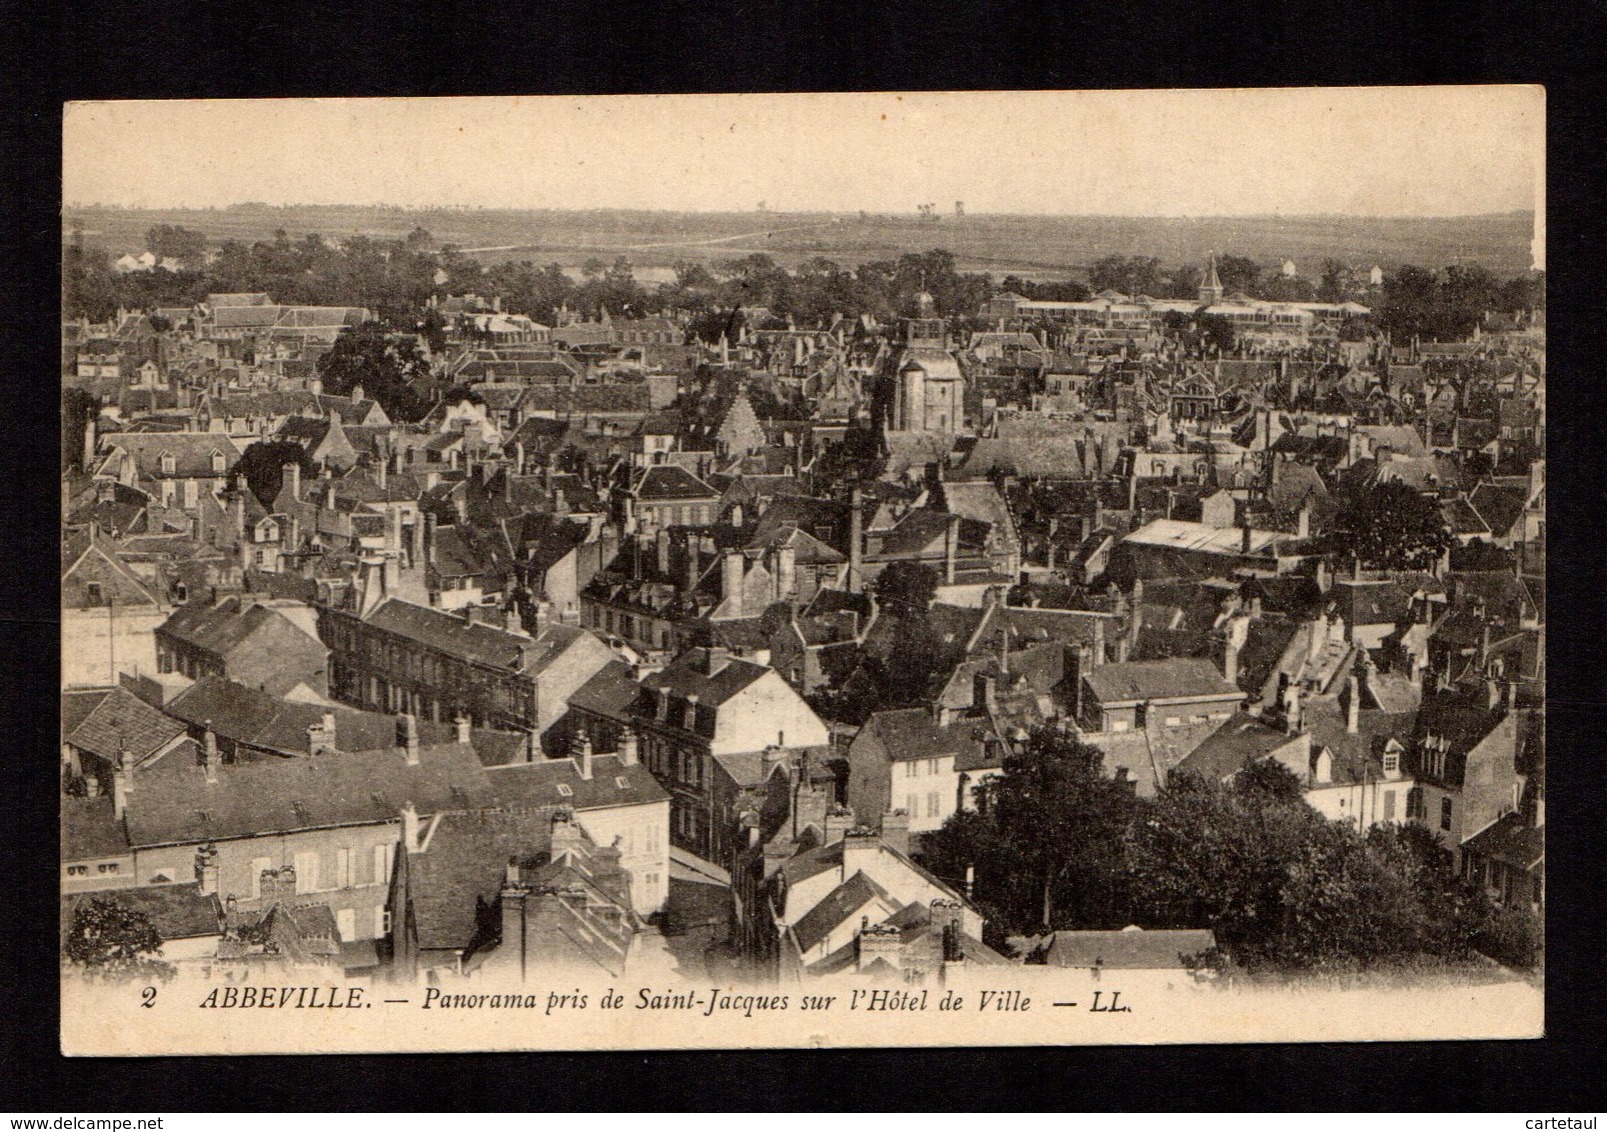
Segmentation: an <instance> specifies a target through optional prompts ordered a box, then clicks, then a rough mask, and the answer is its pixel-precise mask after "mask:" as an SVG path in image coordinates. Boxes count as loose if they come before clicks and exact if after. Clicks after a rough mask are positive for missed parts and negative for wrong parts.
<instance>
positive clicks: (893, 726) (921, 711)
mask: <svg viewBox="0 0 1607 1132" xmlns="http://www.w3.org/2000/svg"><path fill="white" fill-rule="evenodd" d="M865 729H866V730H867V731H869V732H870V733H871V734H872V735H874V736H875V737H876V738H877V739H879V740H881V744H882V749H883V750H885V751H886V752H887V757H888V758H889V759H891V760H892V761H893V762H910V761H913V760H915V759H935V758H942V757H943V756H945V755H949V756H953V755H957V754H959V753H960V744H959V743H957V742H955V740H954V737H953V736H952V735H950V734H949V733H948V732H947V731H945V730H944V729H942V728H940V727H938V726H937V724H936V723H935V722H933V720H932V713H931V712H930V711H929V710H927V709H926V708H898V709H896V710H892V711H879V712H876V713H874V714H873V715H871V717H870V718H869V719H867V720H866V721H865Z"/></svg>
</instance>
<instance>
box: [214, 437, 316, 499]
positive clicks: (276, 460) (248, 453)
mask: <svg viewBox="0 0 1607 1132" xmlns="http://www.w3.org/2000/svg"><path fill="white" fill-rule="evenodd" d="M287 464H295V465H296V466H297V467H298V468H300V469H301V476H302V480H303V482H306V481H310V480H311V479H312V478H313V477H314V476H316V475H317V474H318V466H317V465H316V464H314V463H313V461H312V457H311V456H309V455H308V454H307V450H306V449H305V448H303V447H302V446H301V445H299V444H297V443H296V442H295V441H293V440H258V441H255V442H253V443H252V444H250V445H248V446H247V447H246V450H245V451H244V452H242V453H240V459H239V460H238V461H237V462H236V463H235V465H234V469H233V471H234V473H235V474H237V475H239V476H240V477H241V478H242V479H243V480H245V483H246V487H247V489H248V490H249V491H250V492H251V494H252V495H254V496H256V497H257V502H258V503H260V504H262V505H263V506H264V507H268V508H271V507H272V506H273V501H274V500H275V499H277V498H278V497H279V491H280V489H281V488H282V487H283V486H284V474H285V465H287Z"/></svg>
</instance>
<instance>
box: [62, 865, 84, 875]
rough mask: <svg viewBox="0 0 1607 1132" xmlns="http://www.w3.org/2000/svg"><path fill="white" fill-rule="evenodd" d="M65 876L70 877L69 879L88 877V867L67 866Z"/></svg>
mask: <svg viewBox="0 0 1607 1132" xmlns="http://www.w3.org/2000/svg"><path fill="white" fill-rule="evenodd" d="M67 875H68V876H70V877H87V876H88V875H89V866H88V865H68V866H67Z"/></svg>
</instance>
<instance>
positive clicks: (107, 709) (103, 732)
mask: <svg viewBox="0 0 1607 1132" xmlns="http://www.w3.org/2000/svg"><path fill="white" fill-rule="evenodd" d="M61 713H62V737H63V739H65V740H66V741H67V742H68V743H70V744H72V745H73V746H74V747H77V748H78V749H79V750H82V751H88V752H89V753H90V754H92V755H98V756H99V757H100V758H102V759H105V760H106V761H107V762H108V763H111V764H113V765H116V763H117V756H118V753H119V751H120V750H121V749H122V748H125V747H126V748H127V749H128V753H129V754H130V755H132V756H133V757H134V762H135V764H136V765H137V764H139V763H140V762H143V761H144V760H145V759H148V758H150V757H151V756H152V755H154V754H155V753H156V752H157V751H160V750H162V749H163V748H164V747H166V746H167V745H168V744H169V743H171V742H172V741H173V740H174V739H177V738H178V737H179V736H180V735H182V734H184V724H183V723H181V722H179V721H178V720H176V719H174V718H173V717H172V716H170V715H167V714H165V713H163V712H161V711H158V710H157V709H156V708H154V707H152V706H151V705H150V704H148V703H146V702H145V701H144V700H142V699H140V698H139V697H138V696H136V695H134V694H133V693H131V692H129V691H128V690H126V689H124V688H112V689H109V690H107V689H100V690H96V691H91V692H64V693H62V697H61Z"/></svg>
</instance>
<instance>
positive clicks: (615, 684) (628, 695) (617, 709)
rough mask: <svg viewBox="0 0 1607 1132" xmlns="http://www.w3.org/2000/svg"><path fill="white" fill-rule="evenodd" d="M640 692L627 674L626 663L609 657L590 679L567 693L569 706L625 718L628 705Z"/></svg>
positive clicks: (616, 717)
mask: <svg viewBox="0 0 1607 1132" xmlns="http://www.w3.org/2000/svg"><path fill="white" fill-rule="evenodd" d="M641 694H642V686H641V685H640V684H638V683H637V682H636V677H635V676H633V675H632V674H631V669H630V665H628V664H626V663H625V662H624V661H620V660H610V661H609V662H608V663H607V664H605V665H604V666H603V667H602V668H600V669H599V670H598V671H597V673H596V674H595V675H593V676H592V678H591V679H589V680H587V681H586V682H585V683H584V684H582V685H581V686H580V687H578V688H576V689H575V690H574V691H573V692H571V693H570V695H569V706H570V707H572V708H580V709H582V710H584V711H589V712H592V713H593V714H596V715H601V716H605V717H607V718H609V719H618V720H624V719H627V718H629V709H630V706H631V705H632V704H633V703H635V702H636V697H638V696H639V695H641Z"/></svg>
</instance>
